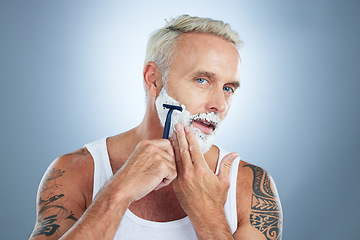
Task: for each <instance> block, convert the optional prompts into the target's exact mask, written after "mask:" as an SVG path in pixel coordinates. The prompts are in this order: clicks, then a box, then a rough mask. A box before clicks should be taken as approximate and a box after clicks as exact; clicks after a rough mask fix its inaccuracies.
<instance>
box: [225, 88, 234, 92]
mask: <svg viewBox="0 0 360 240" xmlns="http://www.w3.org/2000/svg"><path fill="white" fill-rule="evenodd" d="M223 89H224V91H225V92H229V93H233V92H234V89H232V88H231V87H223Z"/></svg>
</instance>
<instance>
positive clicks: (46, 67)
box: [0, 0, 360, 240]
mask: <svg viewBox="0 0 360 240" xmlns="http://www.w3.org/2000/svg"><path fill="white" fill-rule="evenodd" d="M182 13H189V14H192V15H198V16H209V17H212V18H218V19H222V20H224V21H226V22H229V23H231V24H232V26H233V28H235V29H237V30H238V31H239V33H240V35H241V37H242V39H243V40H244V42H245V46H244V48H243V49H242V50H241V57H242V62H243V72H242V87H241V89H240V90H239V92H238V93H237V96H236V97H235V99H234V102H233V106H232V109H231V110H230V113H229V115H228V118H227V119H226V120H225V122H224V123H223V125H222V131H220V133H219V135H218V137H217V140H216V141H217V143H218V144H219V145H221V146H222V147H223V148H226V149H228V150H231V151H238V152H239V153H240V156H241V157H242V158H243V159H244V160H246V161H248V162H251V163H253V164H257V165H260V166H262V167H264V168H265V169H267V170H268V171H269V172H270V174H271V175H272V176H273V178H274V180H275V181H276V183H277V187H278V191H279V193H280V197H281V200H282V205H283V209H284V220H285V224H284V239H286V240H300V239H301V240H303V239H316V240H322V239H324V240H333V239H334V240H335V239H347V240H356V239H357V240H358V239H360V230H359V229H360V221H359V215H360V207H359V206H360V204H359V197H360V187H359V186H360V174H359V170H360V154H359V147H360V130H359V123H360V113H359V112H360V101H359V100H360V99H359V89H360V79H359V76H360V74H359V73H360V67H359V55H360V33H359V25H360V14H359V13H360V4H359V1H351V0H345V1H344V0H343V1H340V0H338V1H334V0H302V1H285V0H278V1H276V0H274V1H268V0H252V1H250V0H249V1H241V0H238V1H235V0H234V1H192V0H183V1H177V2H174V3H170V1H157V2H155V3H154V2H151V1H52V0H47V1H44V0H29V1H16V0H9V1H4V0H1V1H0V30H1V31H0V50H1V51H0V61H1V64H0V79H1V85H0V98H1V102H0V104H1V113H0V114H1V125H0V126H1V145H0V146H1V168H0V184H1V200H0V203H1V204H0V207H1V215H0V218H1V224H0V228H1V229H0V239H25V238H27V237H28V235H29V233H30V232H31V230H32V227H33V225H34V221H35V198H36V196H35V194H36V191H37V187H38V184H39V182H40V179H41V177H42V174H43V173H44V171H45V170H46V168H47V167H48V165H49V164H50V163H51V161H52V160H53V159H55V158H56V157H58V156H60V155H61V154H64V153H67V152H70V151H73V150H76V149H78V148H81V147H82V146H83V145H84V144H86V143H88V142H91V141H93V140H96V139H98V138H101V137H104V136H108V135H114V134H117V133H119V132H122V131H125V130H127V129H130V128H132V127H134V126H136V124H138V123H139V122H140V121H141V119H142V116H143V112H144V109H145V104H144V101H145V100H144V95H143V94H144V92H143V88H142V65H143V60H144V56H145V45H146V41H147V38H148V36H149V34H150V33H151V32H152V31H153V30H155V29H156V28H159V27H161V26H162V25H163V24H164V23H165V21H164V19H165V18H169V17H173V16H177V15H179V14H182Z"/></svg>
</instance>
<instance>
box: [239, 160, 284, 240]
mask: <svg viewBox="0 0 360 240" xmlns="http://www.w3.org/2000/svg"><path fill="white" fill-rule="evenodd" d="M237 208H238V228H242V227H243V228H245V229H247V228H250V229H254V230H255V229H257V230H258V231H259V232H262V233H263V234H264V235H265V236H266V237H267V236H268V234H273V235H274V234H275V236H278V238H274V239H281V237H280V236H281V231H282V209H281V204H280V199H279V195H278V192H277V189H276V185H275V182H274V180H273V179H272V177H271V176H270V174H269V173H268V172H267V171H266V170H264V169H263V168H261V167H259V166H256V165H253V164H250V163H248V162H245V161H240V163H239V169H238V179H237Z"/></svg>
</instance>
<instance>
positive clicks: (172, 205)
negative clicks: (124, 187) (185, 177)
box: [129, 184, 187, 222]
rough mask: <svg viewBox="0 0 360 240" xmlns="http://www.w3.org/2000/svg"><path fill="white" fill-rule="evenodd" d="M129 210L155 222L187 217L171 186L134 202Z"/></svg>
mask: <svg viewBox="0 0 360 240" xmlns="http://www.w3.org/2000/svg"><path fill="white" fill-rule="evenodd" d="M129 210H130V211H131V212H132V213H133V214H135V215H136V216H138V217H139V218H142V219H145V220H149V221H155V222H169V221H173V220H178V219H181V218H184V217H186V216H187V215H186V213H185V212H184V210H183V209H182V207H181V205H180V204H179V201H178V200H177V198H176V195H175V193H174V191H173V190H172V185H171V184H170V185H169V186H167V187H164V188H162V189H160V190H158V191H152V192H151V193H149V194H148V195H147V196H145V197H144V198H142V199H140V200H138V201H135V202H133V203H132V204H131V205H130V207H129Z"/></svg>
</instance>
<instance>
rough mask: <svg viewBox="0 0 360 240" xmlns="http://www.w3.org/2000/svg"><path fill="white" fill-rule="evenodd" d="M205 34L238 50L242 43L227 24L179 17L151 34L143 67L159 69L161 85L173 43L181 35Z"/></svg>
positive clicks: (172, 53) (169, 61) (172, 52)
mask: <svg viewBox="0 0 360 240" xmlns="http://www.w3.org/2000/svg"><path fill="white" fill-rule="evenodd" d="M190 32H195V33H207V34H213V35H215V36H218V37H221V38H223V39H225V40H227V41H229V42H232V43H233V44H234V45H235V47H236V48H237V49H238V50H239V49H240V48H241V47H242V45H243V42H242V41H241V40H240V38H239V34H238V33H237V32H235V31H234V30H232V29H231V27H230V25H229V24H228V23H224V22H223V21H220V20H214V19H211V18H200V17H192V16H189V15H181V16H178V17H176V18H171V19H170V21H166V24H165V26H164V27H163V28H160V29H158V30H156V31H155V32H153V33H152V34H151V36H150V39H149V41H148V44H147V49H146V57H145V62H144V66H145V65H146V64H147V63H148V62H154V63H155V64H156V65H157V67H158V68H159V69H160V71H161V74H162V80H163V83H164V84H165V83H166V79H167V74H168V71H169V68H170V66H171V59H172V57H173V56H174V54H175V51H174V45H175V44H174V43H175V42H176V39H177V38H178V37H179V36H180V35H181V34H183V33H190Z"/></svg>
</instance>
